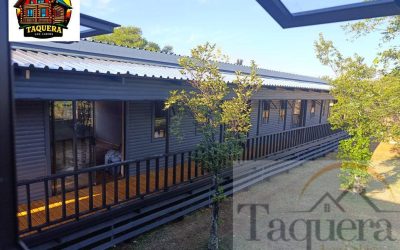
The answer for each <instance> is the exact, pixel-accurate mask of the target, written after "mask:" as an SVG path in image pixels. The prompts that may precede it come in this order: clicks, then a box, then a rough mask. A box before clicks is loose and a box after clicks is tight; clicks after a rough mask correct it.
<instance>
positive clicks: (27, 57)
mask: <svg viewBox="0 0 400 250" xmlns="http://www.w3.org/2000/svg"><path fill="white" fill-rule="evenodd" d="M11 55H12V63H13V64H17V65H18V66H20V67H32V66H33V67H34V68H39V69H47V68H48V69H52V70H59V69H62V70H65V71H72V70H75V71H80V72H84V71H87V72H92V73H104V74H108V73H109V74H122V75H125V74H126V75H132V76H140V77H153V78H165V79H180V80H190V78H189V77H187V76H186V75H183V74H182V73H181V72H180V68H179V67H173V66H161V65H152V64H145V63H134V62H129V61H123V60H112V59H109V58H100V57H88V56H71V55H67V54H60V53H45V52H40V51H31V50H22V49H13V50H12V53H11ZM223 76H224V78H225V80H226V81H227V82H232V81H233V80H234V79H235V78H236V76H235V74H230V73H223ZM262 79H263V84H264V85H265V86H274V87H286V88H302V89H315V90H330V88H331V87H330V86H329V85H326V84H321V83H312V82H302V81H296V80H286V79H275V78H266V77H263V78H262Z"/></svg>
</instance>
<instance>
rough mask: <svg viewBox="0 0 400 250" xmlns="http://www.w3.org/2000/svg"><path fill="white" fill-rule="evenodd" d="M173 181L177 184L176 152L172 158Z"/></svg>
mask: <svg viewBox="0 0 400 250" xmlns="http://www.w3.org/2000/svg"><path fill="white" fill-rule="evenodd" d="M172 183H173V184H174V185H175V184H176V154H174V156H173V159H172Z"/></svg>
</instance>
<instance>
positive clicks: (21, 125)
mask: <svg viewBox="0 0 400 250" xmlns="http://www.w3.org/2000/svg"><path fill="white" fill-rule="evenodd" d="M11 56H12V64H13V68H14V97H15V100H16V104H15V112H16V122H15V141H16V168H17V179H18V200H19V213H18V217H19V223H20V225H19V226H20V228H19V229H20V234H24V233H31V232H33V231H37V230H39V231H40V230H42V229H43V228H46V227H47V226H49V225H54V224H57V223H60V222H63V221H66V220H71V219H75V220H77V221H80V222H82V221H81V220H79V218H80V217H81V216H83V215H87V214H92V213H94V212H95V211H98V210H102V209H110V208H112V207H113V206H116V205H119V204H121V203H124V204H125V203H126V202H127V201H131V200H135V199H137V198H139V199H144V198H143V197H145V195H147V194H153V193H154V192H157V191H159V190H167V189H168V188H169V187H173V186H176V185H178V184H179V183H182V182H185V181H190V182H192V181H193V180H194V179H195V178H197V177H201V176H203V175H204V170H203V169H201V170H200V169H199V164H198V163H197V162H195V161H194V160H193V159H194V157H193V156H194V154H196V152H194V151H193V150H194V149H195V147H196V145H197V144H198V143H199V141H200V139H201V134H200V132H199V131H198V130H197V128H196V124H195V122H194V120H193V119H192V118H191V117H189V116H187V117H186V118H185V119H184V121H183V124H182V130H183V131H182V134H183V139H182V140H180V139H178V138H176V137H175V136H174V135H172V134H170V133H169V128H170V119H171V117H172V116H173V115H174V114H173V110H168V111H164V109H163V107H164V105H163V104H164V101H165V100H166V99H167V98H168V96H169V94H170V91H172V90H176V89H190V88H191V87H190V85H189V84H188V80H189V79H187V78H185V76H183V75H182V74H181V72H180V69H181V67H180V66H179V64H178V59H179V58H180V57H181V56H179V55H175V54H167V53H161V52H151V51H146V50H141V49H134V48H127V47H120V46H115V45H111V44H103V43H97V42H93V41H89V40H82V41H80V42H74V43H51V42H48V43H44V42H41V43H13V44H12V51H11ZM219 67H220V70H221V72H222V74H223V76H224V78H225V80H226V81H227V82H228V83H229V82H231V81H232V80H233V79H234V77H235V72H236V71H241V72H242V73H245V74H246V73H249V72H250V68H249V67H247V66H242V65H236V64H229V63H220V64H219ZM258 74H259V76H260V77H261V78H262V80H263V85H262V88H261V89H260V90H259V91H258V92H257V93H255V95H254V96H253V98H252V101H251V106H252V114H251V122H252V127H251V131H250V133H249V135H248V137H249V139H248V141H247V144H246V145H244V152H243V157H242V160H251V159H256V158H259V157H265V156H267V155H269V154H271V153H276V152H281V151H284V150H287V149H290V148H293V147H295V146H298V145H302V144H304V143H307V142H311V141H313V140H320V139H323V138H325V137H327V136H330V135H332V132H331V130H330V127H329V125H328V124H327V118H328V117H329V112H330V106H331V103H332V101H333V98H332V96H331V95H330V94H329V90H330V86H329V85H328V84H327V82H325V81H324V80H321V79H318V78H315V77H308V76H302V75H296V74H291V73H284V72H276V71H271V70H267V69H258ZM221 131H222V128H221ZM321 143H322V142H321ZM324 143H325V144H324V145H327V143H328V142H324ZM328 144H329V143H328ZM330 150H331V149H330ZM318 152H322V150H320V151H318ZM308 155H310V153H308ZM121 162H122V163H121ZM109 190H111V191H109ZM171 192H172V191H171ZM33 241H34V242H37V239H35V240H33Z"/></svg>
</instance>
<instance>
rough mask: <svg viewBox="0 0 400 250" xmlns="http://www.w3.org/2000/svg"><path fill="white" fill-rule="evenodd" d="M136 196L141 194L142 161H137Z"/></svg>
mask: <svg viewBox="0 0 400 250" xmlns="http://www.w3.org/2000/svg"><path fill="white" fill-rule="evenodd" d="M136 196H140V161H137V162H136Z"/></svg>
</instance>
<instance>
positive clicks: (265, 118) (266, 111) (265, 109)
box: [262, 101, 271, 124]
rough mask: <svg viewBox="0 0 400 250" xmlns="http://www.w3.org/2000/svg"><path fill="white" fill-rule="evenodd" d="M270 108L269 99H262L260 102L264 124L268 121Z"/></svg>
mask: <svg viewBox="0 0 400 250" xmlns="http://www.w3.org/2000/svg"><path fill="white" fill-rule="evenodd" d="M270 110H271V103H270V101H263V103H262V122H263V123H264V124H265V123H268V122H269V114H270Z"/></svg>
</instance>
